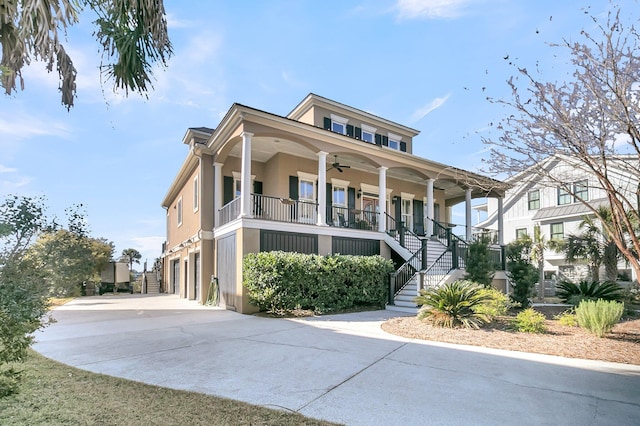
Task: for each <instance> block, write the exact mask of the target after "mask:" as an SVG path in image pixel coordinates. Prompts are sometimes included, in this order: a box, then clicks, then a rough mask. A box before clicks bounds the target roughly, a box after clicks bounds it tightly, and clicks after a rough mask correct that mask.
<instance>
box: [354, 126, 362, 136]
mask: <svg viewBox="0 0 640 426" xmlns="http://www.w3.org/2000/svg"><path fill="white" fill-rule="evenodd" d="M355 137H356V139H362V129H361V128H360V127H356V134H355Z"/></svg>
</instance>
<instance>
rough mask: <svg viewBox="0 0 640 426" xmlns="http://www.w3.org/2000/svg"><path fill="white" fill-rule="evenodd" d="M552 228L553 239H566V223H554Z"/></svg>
mask: <svg viewBox="0 0 640 426" xmlns="http://www.w3.org/2000/svg"><path fill="white" fill-rule="evenodd" d="M550 228H551V239H552V240H556V241H559V240H564V223H562V222H560V223H552V224H551V225H550Z"/></svg>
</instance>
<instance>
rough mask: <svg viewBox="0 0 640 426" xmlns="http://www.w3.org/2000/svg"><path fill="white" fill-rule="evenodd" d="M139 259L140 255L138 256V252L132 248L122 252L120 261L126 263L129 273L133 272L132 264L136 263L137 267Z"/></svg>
mask: <svg viewBox="0 0 640 426" xmlns="http://www.w3.org/2000/svg"><path fill="white" fill-rule="evenodd" d="M141 258H142V255H141V254H140V252H139V251H138V250H136V249H134V248H128V249H124V250H122V259H123V260H126V262H127V263H128V264H129V271H130V272H132V271H133V264H134V263H137V264H138V265H139V264H140V259H141Z"/></svg>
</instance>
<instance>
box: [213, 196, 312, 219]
mask: <svg viewBox="0 0 640 426" xmlns="http://www.w3.org/2000/svg"><path fill="white" fill-rule="evenodd" d="M251 214H252V215H253V217H255V218H259V219H265V220H273V221H278V222H295V223H310V224H315V223H316V222H317V220H318V205H317V204H316V203H313V202H309V201H301V200H292V199H289V198H278V197H270V196H266V195H260V194H251ZM239 216H240V198H235V199H234V200H232V201H230V202H229V203H227V204H226V205H225V206H224V207H222V208H221V209H220V225H224V224H226V223H229V222H231V221H233V220H235V219H237V218H238V217H239Z"/></svg>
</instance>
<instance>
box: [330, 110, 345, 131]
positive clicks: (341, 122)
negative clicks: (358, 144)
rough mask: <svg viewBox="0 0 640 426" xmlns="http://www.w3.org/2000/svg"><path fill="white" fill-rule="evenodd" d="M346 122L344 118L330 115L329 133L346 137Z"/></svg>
mask: <svg viewBox="0 0 640 426" xmlns="http://www.w3.org/2000/svg"><path fill="white" fill-rule="evenodd" d="M348 121H349V120H348V119H346V118H344V117H340V116H337V115H335V114H331V131H332V132H336V133H340V134H341V135H346V134H347V122H348Z"/></svg>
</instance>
